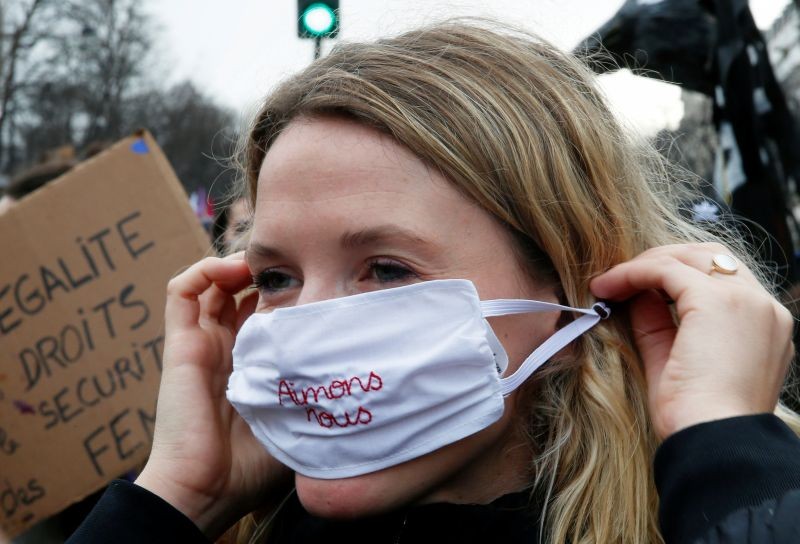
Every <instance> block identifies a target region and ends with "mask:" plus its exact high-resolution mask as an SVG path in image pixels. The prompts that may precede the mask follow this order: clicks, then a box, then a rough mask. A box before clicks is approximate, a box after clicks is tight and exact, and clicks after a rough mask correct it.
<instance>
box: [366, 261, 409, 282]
mask: <svg viewBox="0 0 800 544" xmlns="http://www.w3.org/2000/svg"><path fill="white" fill-rule="evenodd" d="M369 271H370V276H371V277H372V279H374V280H376V281H377V282H378V283H393V282H400V281H404V280H408V279H410V278H416V277H417V275H416V274H415V273H414V272H413V271H412V270H411V269H410V268H408V267H407V266H405V265H402V264H400V263H398V262H396V261H392V260H390V259H376V260H374V261H372V262H371V263H370V264H369Z"/></svg>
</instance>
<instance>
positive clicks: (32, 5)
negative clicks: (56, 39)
mask: <svg viewBox="0 0 800 544" xmlns="http://www.w3.org/2000/svg"><path fill="white" fill-rule="evenodd" d="M52 7H53V3H52V2H51V1H49V0H28V1H27V2H26V1H25V0H6V1H5V2H3V3H0V168H4V167H7V166H8V163H9V162H10V161H11V162H13V158H11V157H9V151H10V150H13V149H14V142H13V141H12V140H13V138H14V132H15V128H16V127H15V119H14V117H15V115H16V114H17V113H18V112H19V110H20V107H19V103H18V102H19V101H20V99H21V94H22V93H23V92H24V89H25V87H26V85H27V84H28V83H29V81H30V72H32V71H33V67H32V59H31V57H32V56H33V55H32V53H33V50H34V49H35V48H37V46H40V45H42V44H43V42H44V41H45V40H46V38H47V31H46V27H47V22H48V21H49V20H50V19H49V17H48V14H47V12H48V11H50V12H51V13H50V15H52V10H49V9H48V8H52Z"/></svg>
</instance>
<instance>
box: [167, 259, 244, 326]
mask: <svg viewBox="0 0 800 544" xmlns="http://www.w3.org/2000/svg"><path fill="white" fill-rule="evenodd" d="M251 281H252V278H251V276H250V271H249V269H248V268H247V263H245V262H244V261H243V260H241V259H219V258H217V257H208V258H206V259H203V260H202V261H200V262H198V263H195V264H194V265H192V266H191V267H189V269H188V270H186V271H185V272H183V273H182V274H180V275H179V276H176V277H175V278H173V279H172V280H171V281H170V282H169V284H168V285H167V307H166V312H165V316H166V325H167V329H168V330H169V329H170V328H171V327H172V326H177V327H181V326H191V325H193V324H196V323H197V320H198V319H199V317H200V302H199V300H198V298H199V297H200V295H201V294H203V293H204V292H205V291H206V290H207V289H208V288H209V287H211V285H212V284H213V285H216V286H217V287H218V288H219V289H220V290H221V291H223V292H225V293H228V294H233V293H237V292H238V291H241V290H242V289H244V288H245V287H247V286H248V285H249V284H250V283H251Z"/></svg>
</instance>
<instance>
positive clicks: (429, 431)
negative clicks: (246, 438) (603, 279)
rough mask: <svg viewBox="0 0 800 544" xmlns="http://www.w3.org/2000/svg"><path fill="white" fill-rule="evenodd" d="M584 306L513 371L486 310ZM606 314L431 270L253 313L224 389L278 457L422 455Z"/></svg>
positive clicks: (498, 406)
mask: <svg viewBox="0 0 800 544" xmlns="http://www.w3.org/2000/svg"><path fill="white" fill-rule="evenodd" d="M557 310H567V311H572V312H578V313H581V314H584V315H582V316H580V317H578V318H577V319H575V320H574V321H572V322H571V323H570V324H568V325H567V326H565V327H564V328H562V329H560V330H559V331H557V332H556V333H555V334H554V335H553V336H551V337H550V338H549V339H548V340H546V341H545V342H544V343H543V344H542V345H540V346H539V347H538V348H537V349H536V350H535V351H534V352H533V353H532V354H531V355H530V356H529V357H528V358H527V359H526V360H525V361H524V362H523V364H522V365H521V366H520V368H519V369H518V370H517V371H516V372H515V373H513V374H512V375H510V376H508V377H501V375H502V374H503V373H504V372H505V371H506V367H507V366H508V357H507V355H506V352H505V350H504V349H503V346H502V345H501V344H500V342H499V341H498V340H497V337H496V336H495V334H494V332H492V328H491V327H490V326H489V323H488V322H487V321H486V320H485V318H486V317H491V316H499V315H507V314H518V313H529V312H551V311H557ZM608 315H609V311H608V309H607V308H606V306H605V305H604V304H602V303H598V304H596V305H595V306H594V307H593V308H592V309H591V310H581V309H575V308H569V307H565V306H560V305H557V304H549V303H546V302H536V301H530V300H491V301H483V302H482V301H481V300H480V299H479V298H478V293H477V291H476V290H475V286H474V285H473V284H472V282H470V281H467V280H437V281H428V282H423V283H417V284H413V285H409V286H405V287H398V288H394V289H386V290H382V291H374V292H370V293H363V294H359V295H353V296H349V297H343V298H337V299H331V300H326V301H322V302H315V303H312V304H305V305H302V306H295V307H292V308H281V309H278V310H275V311H273V312H272V313H265V314H254V315H252V316H251V317H250V318H249V319H248V320H247V321H246V322H245V324H244V325H243V326H242V328H241V330H240V331H239V334H238V336H237V338H236V345H235V347H234V349H233V374H231V377H230V381H229V382H228V392H227V395H228V400H229V401H230V402H231V404H232V405H233V406H234V407H235V408H236V410H237V411H238V412H239V414H241V416H242V417H243V418H244V420H245V421H246V422H247V423H248V424H249V425H250V428H251V429H252V431H253V434H254V435H255V437H256V438H257V439H258V440H259V441H260V442H261V443H263V444H264V446H265V447H266V448H267V450H269V452H270V454H272V456H273V457H275V458H276V459H278V460H279V461H281V462H282V463H284V464H285V465H287V466H289V467H290V468H292V469H293V470H295V471H296V472H299V473H300V474H303V475H306V476H310V477H314V478H325V479H330V478H347V477H351V476H358V475H361V474H367V473H369V472H374V471H377V470H381V469H384V468H387V467H390V466H394V465H397V464H400V463H402V462H404V461H408V460H410V459H414V458H416V457H420V456H421V455H424V454H426V453H429V452H432V451H434V450H437V449H439V448H441V447H443V446H446V445H447V444H451V443H453V442H455V441H457V440H460V439H462V438H465V437H467V436H469V435H471V434H474V433H476V432H478V431H480V430H482V429H485V428H486V427H488V426H489V425H491V424H492V423H493V422H495V421H497V420H498V419H499V418H500V416H501V415H502V414H503V397H504V396H506V395H508V394H509V393H511V392H512V391H514V390H515V389H516V388H517V387H519V386H520V385H521V384H522V383H523V382H524V381H525V380H526V379H527V378H528V377H529V376H530V375H531V374H532V373H533V372H534V371H535V370H536V369H537V368H539V367H540V366H541V365H542V364H544V363H545V362H546V361H547V360H548V359H549V358H550V357H552V356H553V355H555V354H556V353H557V352H558V351H559V350H561V349H562V348H563V347H564V346H566V345H567V344H569V343H570V342H572V341H573V340H574V339H575V338H577V337H578V336H580V335H581V334H583V333H584V332H585V331H587V330H588V329H590V328H591V327H593V326H594V325H595V324H596V323H597V322H598V321H599V320H600V319H601V318H605V317H607V316H608Z"/></svg>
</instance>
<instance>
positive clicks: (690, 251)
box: [632, 242, 760, 285]
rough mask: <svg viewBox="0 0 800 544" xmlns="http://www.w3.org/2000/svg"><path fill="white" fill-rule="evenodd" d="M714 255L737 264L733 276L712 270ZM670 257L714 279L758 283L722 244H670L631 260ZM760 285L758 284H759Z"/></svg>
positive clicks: (652, 249)
mask: <svg viewBox="0 0 800 544" xmlns="http://www.w3.org/2000/svg"><path fill="white" fill-rule="evenodd" d="M716 255H727V256H730V257H732V258H733V259H734V260H735V261H736V262H737V264H738V269H737V271H736V273H735V274H723V273H720V272H717V271H715V270H714V269H713V259H714V257H715V256H716ZM666 256H671V257H674V258H675V259H677V260H679V261H681V262H683V263H685V264H687V265H689V266H691V267H693V268H696V269H697V270H699V271H700V272H703V273H705V274H708V275H709V276H712V277H715V278H718V279H720V278H722V279H726V280H733V281H737V282H740V283H748V282H749V283H752V284H757V283H759V282H758V280H757V279H756V277H755V275H754V274H753V273H752V272H751V271H750V270H749V269H748V268H747V267H746V266H744V264H743V263H742V262H741V260H740V259H737V258H736V257H734V256H733V252H732V251H731V250H730V249H728V248H727V247H725V246H724V245H722V244H718V243H712V242H709V243H703V244H672V245H667V246H659V247H654V248H651V249H648V250H647V251H644V252H642V253H641V254H640V255H638V256H637V257H635V258H634V259H632V260H636V259H648V258H658V257H666ZM759 285H760V284H759Z"/></svg>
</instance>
